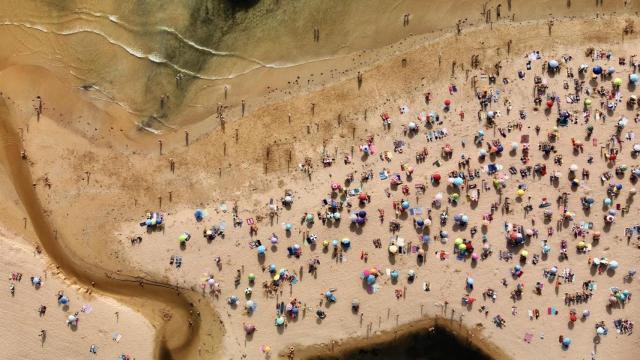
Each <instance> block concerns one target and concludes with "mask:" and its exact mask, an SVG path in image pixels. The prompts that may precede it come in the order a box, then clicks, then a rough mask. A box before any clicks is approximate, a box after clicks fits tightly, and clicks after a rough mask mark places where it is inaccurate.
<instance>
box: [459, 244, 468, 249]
mask: <svg viewBox="0 0 640 360" xmlns="http://www.w3.org/2000/svg"><path fill="white" fill-rule="evenodd" d="M458 250H460V251H465V250H467V245H465V244H458Z"/></svg>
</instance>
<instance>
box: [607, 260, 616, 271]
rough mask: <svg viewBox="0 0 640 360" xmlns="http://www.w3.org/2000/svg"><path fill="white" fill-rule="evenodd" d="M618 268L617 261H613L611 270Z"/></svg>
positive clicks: (610, 265)
mask: <svg viewBox="0 0 640 360" xmlns="http://www.w3.org/2000/svg"><path fill="white" fill-rule="evenodd" d="M617 268H618V262H617V261H615V260H611V262H609V269H611V270H615V269H617Z"/></svg>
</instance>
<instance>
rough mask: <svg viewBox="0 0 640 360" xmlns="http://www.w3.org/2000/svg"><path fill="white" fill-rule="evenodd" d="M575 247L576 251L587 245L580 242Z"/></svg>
mask: <svg viewBox="0 0 640 360" xmlns="http://www.w3.org/2000/svg"><path fill="white" fill-rule="evenodd" d="M576 246H577V247H578V249H583V248H584V247H585V246H587V244H586V243H585V242H584V241H580V242H578V245H576Z"/></svg>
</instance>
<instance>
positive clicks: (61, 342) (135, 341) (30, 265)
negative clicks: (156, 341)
mask: <svg viewBox="0 0 640 360" xmlns="http://www.w3.org/2000/svg"><path fill="white" fill-rule="evenodd" d="M0 241H1V242H2V248H3V249H4V250H3V251H4V254H3V261H2V263H0V269H1V270H0V271H2V274H3V278H2V288H3V290H4V294H3V296H2V297H1V300H0V309H1V310H0V315H1V316H2V319H3V322H4V324H5V325H4V326H6V328H5V331H4V335H3V336H2V340H0V346H2V349H3V357H5V358H8V359H51V358H54V357H58V358H65V359H87V358H90V357H93V358H96V359H115V358H117V357H118V356H120V355H122V354H128V355H130V356H132V357H135V358H137V359H149V358H150V357H151V356H152V355H153V338H154V331H153V327H152V326H151V324H150V323H149V321H147V320H146V319H145V318H144V317H143V316H142V315H141V314H139V313H138V312H136V311H134V310H132V309H131V308H129V307H127V306H124V305H123V304H121V303H119V302H117V301H114V300H112V299H110V298H105V297H102V296H96V295H91V294H88V293H86V292H81V291H78V290H79V289H78V288H77V287H76V286H72V285H70V284H69V283H67V282H66V281H65V279H64V278H63V277H64V274H61V273H59V271H58V270H57V269H56V268H55V266H52V265H48V264H47V259H46V256H45V255H39V254H37V253H36V251H35V249H34V248H33V246H31V245H30V244H27V243H26V242H25V241H24V240H23V239H21V238H19V237H16V236H15V235H14V234H11V233H8V232H7V231H6V230H4V229H2V230H0ZM15 272H20V273H22V279H21V281H15V280H12V279H11V275H12V273H15ZM32 276H37V277H40V278H41V279H42V285H41V286H40V287H39V288H36V287H34V286H33V285H32V284H31V281H30V278H31V277H32ZM10 284H14V285H15V295H14V296H11V295H10V293H9V285H10ZM59 291H62V292H63V293H64V294H65V295H66V296H68V297H69V300H70V301H69V306H68V307H62V306H60V305H58V301H57V294H58V292H59ZM41 305H45V306H46V307H47V310H46V313H45V314H44V315H43V316H39V314H38V309H39V308H40V306H41ZM83 308H84V310H85V311H82V309H83ZM76 312H79V315H78V318H79V319H80V321H79V322H78V326H77V327H75V328H71V327H69V326H67V324H66V322H67V318H68V316H69V315H73V314H74V313H76ZM116 314H117V315H116ZM41 329H44V330H46V338H45V340H44V342H43V341H42V338H41V337H40V336H39V334H40V330H41ZM114 338H115V339H117V341H115V340H114ZM91 345H96V347H97V353H96V356H90V355H91V354H90V353H89V348H90V347H91Z"/></svg>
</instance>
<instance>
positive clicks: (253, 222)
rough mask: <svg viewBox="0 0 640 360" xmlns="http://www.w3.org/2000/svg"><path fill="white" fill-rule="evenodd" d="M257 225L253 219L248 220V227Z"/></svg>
mask: <svg viewBox="0 0 640 360" xmlns="http://www.w3.org/2000/svg"><path fill="white" fill-rule="evenodd" d="M255 223H256V222H255V220H253V218H248V219H247V225H253V224H255Z"/></svg>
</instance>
